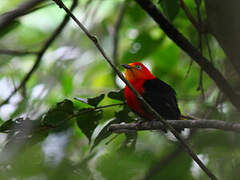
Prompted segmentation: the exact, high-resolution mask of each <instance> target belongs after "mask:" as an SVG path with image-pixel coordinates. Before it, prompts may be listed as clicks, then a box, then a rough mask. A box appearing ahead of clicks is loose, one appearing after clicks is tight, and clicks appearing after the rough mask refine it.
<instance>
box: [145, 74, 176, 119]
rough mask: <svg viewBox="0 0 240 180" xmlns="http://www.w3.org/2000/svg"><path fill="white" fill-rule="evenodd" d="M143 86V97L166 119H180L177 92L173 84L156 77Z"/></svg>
mask: <svg viewBox="0 0 240 180" xmlns="http://www.w3.org/2000/svg"><path fill="white" fill-rule="evenodd" d="M143 88H144V93H143V97H144V98H145V99H146V101H147V102H148V103H149V104H150V105H151V106H152V107H153V108H154V109H155V110H157V112H158V113H159V114H160V115H161V116H162V117H163V118H164V119H168V120H171V119H172V120H174V119H180V116H181V113H180V110H179V108H178V104H177V99H176V92H175V91H174V89H173V88H172V87H171V86H169V85H168V84H166V83H165V82H163V81H161V80H160V79H157V78H155V79H152V80H147V81H145V82H144V84H143Z"/></svg>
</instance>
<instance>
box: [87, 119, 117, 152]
mask: <svg viewBox="0 0 240 180" xmlns="http://www.w3.org/2000/svg"><path fill="white" fill-rule="evenodd" d="M119 122H120V121H119V119H111V120H109V121H107V122H106V123H105V125H104V127H103V128H102V129H101V130H100V132H99V133H98V135H97V137H96V138H95V139H94V142H93V145H92V147H91V150H93V149H94V148H95V147H96V146H97V145H98V144H99V143H100V142H101V141H102V140H104V139H106V138H107V137H109V136H110V135H111V134H112V132H110V131H109V130H108V128H109V126H110V125H111V124H115V123H119Z"/></svg>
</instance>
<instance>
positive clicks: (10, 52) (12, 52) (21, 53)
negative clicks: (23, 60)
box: [0, 49, 37, 56]
mask: <svg viewBox="0 0 240 180" xmlns="http://www.w3.org/2000/svg"><path fill="white" fill-rule="evenodd" d="M0 54H4V55H15V56H25V55H29V54H33V55H36V54H37V52H34V51H19V50H10V49H0Z"/></svg>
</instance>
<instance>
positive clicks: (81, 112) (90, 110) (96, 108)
mask: <svg viewBox="0 0 240 180" xmlns="http://www.w3.org/2000/svg"><path fill="white" fill-rule="evenodd" d="M125 104H126V103H116V104H109V105H104V106H98V107H95V108H89V109H86V110H83V111H80V112H78V113H76V114H74V115H73V116H72V117H71V118H73V117H77V116H79V115H80V114H83V113H88V112H92V111H96V110H98V109H105V108H109V107H113V106H123V105H125Z"/></svg>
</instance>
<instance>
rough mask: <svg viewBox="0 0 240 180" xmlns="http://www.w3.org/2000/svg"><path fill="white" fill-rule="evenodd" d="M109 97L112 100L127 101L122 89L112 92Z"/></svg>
mask: <svg viewBox="0 0 240 180" xmlns="http://www.w3.org/2000/svg"><path fill="white" fill-rule="evenodd" d="M107 96H108V97H109V98H111V99H115V100H119V101H125V97H124V89H121V90H119V91H110V92H109V93H108V95H107Z"/></svg>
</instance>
